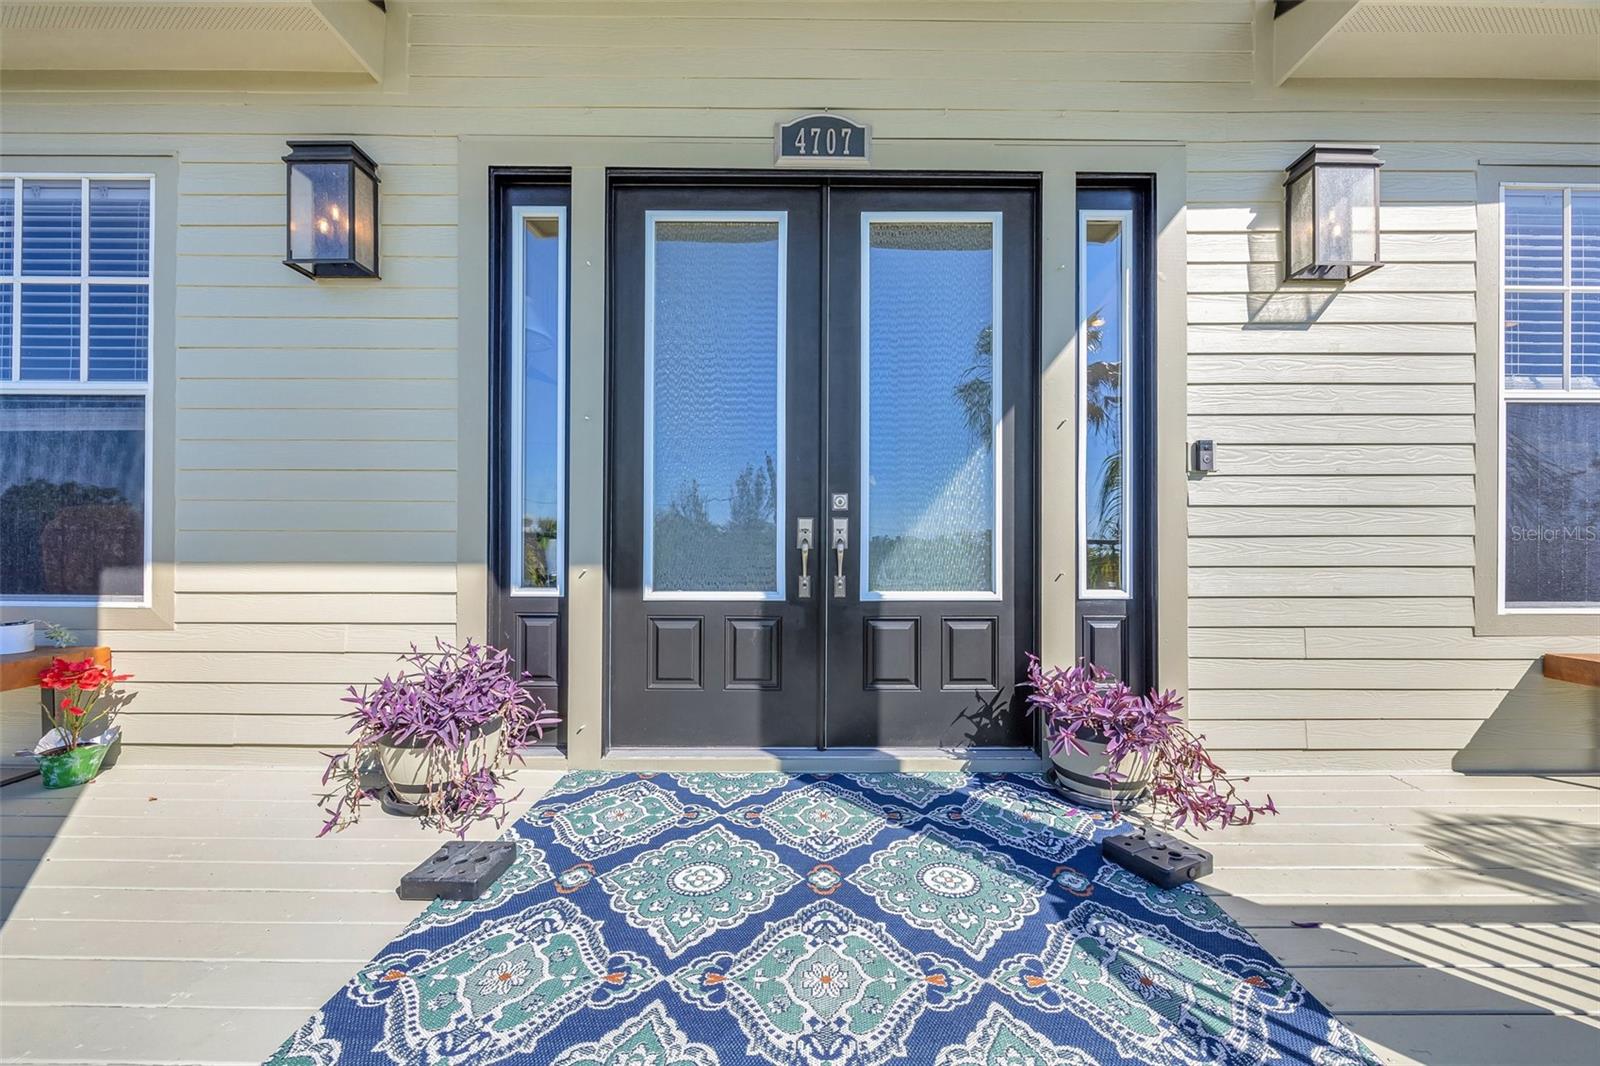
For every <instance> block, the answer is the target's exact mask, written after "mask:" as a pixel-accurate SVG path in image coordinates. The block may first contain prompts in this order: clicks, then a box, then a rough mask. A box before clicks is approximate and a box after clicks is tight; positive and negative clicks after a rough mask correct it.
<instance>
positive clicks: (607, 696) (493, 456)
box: [485, 167, 1159, 752]
mask: <svg viewBox="0 0 1600 1066" xmlns="http://www.w3.org/2000/svg"><path fill="white" fill-rule="evenodd" d="M570 173H571V172H570V170H569V169H568V168H565V167H491V168H490V169H489V174H488V177H489V208H490V210H489V216H490V234H489V237H490V239H489V250H490V256H489V262H488V263H487V264H486V266H487V275H488V277H487V281H488V304H489V326H490V328H489V330H488V336H489V346H488V353H487V354H488V362H489V371H490V375H489V381H490V389H489V402H488V410H487V411H486V412H485V414H486V416H487V419H488V425H489V452H488V456H487V461H488V472H489V478H488V482H489V491H490V499H489V501H488V513H489V522H488V544H487V550H488V556H487V558H488V563H489V565H488V575H489V585H490V588H489V590H488V593H489V595H488V604H487V606H488V617H487V619H486V622H487V631H488V633H489V639H490V641H491V642H492V643H496V644H498V645H499V646H502V647H508V648H511V649H512V650H513V652H514V653H515V654H516V655H517V657H518V658H519V661H520V660H521V658H523V651H524V649H522V648H521V646H520V645H521V635H520V634H519V633H517V632H516V631H515V627H514V626H513V625H511V624H509V622H510V621H511V618H512V615H511V614H510V613H508V606H510V597H508V596H507V595H506V590H507V587H508V582H507V576H508V575H507V574H506V566H507V560H508V558H509V556H508V553H507V548H508V545H507V543H506V537H505V521H504V519H505V517H506V507H507V499H506V493H505V489H506V485H505V476H506V472H507V470H508V460H509V448H510V442H511V438H510V434H509V433H508V432H507V429H508V428H509V424H508V412H507V410H506V404H507V403H508V402H509V396H510V391H509V389H507V388H506V387H505V386H506V384H507V382H506V374H507V372H508V370H509V364H508V354H509V348H508V345H507V340H508V338H507V330H508V327H509V320H508V316H506V315H505V313H504V312H505V309H506V295H507V293H506V287H507V286H508V285H509V271H507V270H506V269H505V266H506V264H507V262H508V260H507V255H508V253H509V248H508V244H507V241H506V232H507V219H508V217H509V208H510V205H511V203H512V199H511V196H512V195H514V193H513V190H516V189H530V188H531V189H533V190H536V191H539V192H546V193H550V194H557V193H558V194H559V195H560V196H561V197H562V198H563V200H564V201H566V202H568V203H570ZM791 179H792V180H793V181H794V182H795V183H797V184H798V183H806V184H809V183H811V182H813V181H817V180H826V181H829V182H832V183H837V184H841V185H842V184H847V183H848V184H859V185H866V186H869V187H874V188H892V187H895V186H901V187H904V186H911V187H916V186H919V185H922V186H925V185H927V184H929V183H932V184H937V185H940V186H943V187H949V188H956V187H960V186H962V185H978V186H983V185H994V184H996V183H999V184H1001V185H1006V184H1013V185H1024V186H1028V187H1032V188H1035V189H1037V188H1039V185H1040V179H1039V176H1038V175H1037V174H1034V173H1028V172H972V171H957V172H949V171H898V172H886V173H870V174H868V173H841V172H838V171H801V170H793V171H778V172H774V171H771V170H757V169H705V170H695V169H670V168H669V169H648V168H617V169H612V170H608V172H607V195H608V210H607V213H606V226H607V228H608V231H609V229H610V227H611V226H612V224H613V220H614V214H613V212H612V211H611V210H610V209H609V197H610V191H611V189H612V188H613V187H614V186H615V185H616V184H617V183H619V182H628V181H634V182H643V181H648V182H652V183H656V184H663V185H669V184H679V185H694V184H699V183H706V182H713V183H718V184H741V183H748V184H760V185H778V186H781V185H783V184H786V183H788V182H789V181H790V180H791ZM1116 187H1120V188H1123V189H1134V190H1136V194H1137V195H1138V196H1139V197H1140V198H1141V199H1142V203H1141V206H1140V208H1139V210H1138V211H1137V212H1136V221H1137V223H1138V231H1139V236H1140V237H1141V240H1140V241H1139V242H1138V243H1139V244H1140V245H1141V246H1142V250H1141V251H1140V252H1139V253H1138V254H1139V255H1140V258H1141V259H1142V263H1141V264H1140V265H1139V267H1138V269H1137V270H1136V271H1135V280H1136V285H1137V290H1136V297H1137V298H1141V299H1142V300H1143V304H1144V311H1143V313H1136V314H1135V316H1134V321H1135V323H1136V326H1137V328H1138V333H1139V335H1138V336H1137V337H1136V338H1135V347H1134V357H1135V358H1136V359H1137V360H1138V361H1139V365H1140V367H1141V368H1142V369H1143V371H1144V373H1143V375H1142V377H1143V380H1144V382H1145V385H1146V389H1145V395H1144V396H1143V398H1142V400H1143V403H1144V404H1145V410H1146V412H1147V417H1146V418H1144V419H1141V420H1139V422H1138V423H1136V425H1138V427H1139V432H1138V433H1137V434H1136V436H1135V437H1134V443H1135V446H1136V447H1138V448H1140V450H1141V452H1142V455H1143V457H1144V461H1143V462H1142V463H1140V464H1139V465H1140V467H1141V472H1142V473H1143V479H1142V480H1143V485H1142V487H1141V488H1140V490H1139V492H1138V498H1139V503H1140V505H1141V506H1142V513H1143V515H1144V517H1145V521H1143V522H1139V523H1138V528H1137V529H1135V530H1134V535H1135V539H1136V543H1137V547H1138V554H1139V556H1140V558H1141V559H1142V560H1143V562H1142V564H1141V565H1140V571H1141V572H1142V575H1143V577H1144V580H1145V587H1144V591H1143V594H1142V595H1140V596H1138V597H1136V605H1135V604H1130V607H1135V606H1136V611H1137V614H1138V615H1141V616H1142V617H1141V618H1138V619H1137V620H1135V628H1134V630H1133V631H1132V632H1130V634H1129V636H1130V638H1131V640H1130V644H1131V645H1142V652H1141V653H1140V654H1137V655H1136V656H1135V658H1134V660H1133V662H1132V663H1131V664H1130V666H1131V667H1132V669H1130V674H1131V675H1133V676H1130V681H1136V682H1137V681H1139V675H1141V674H1142V676H1143V678H1144V679H1145V680H1144V682H1143V683H1148V684H1158V683H1159V678H1158V677H1157V675H1156V672H1155V663H1156V659H1157V656H1156V649H1155V643H1156V642H1155V619H1156V611H1157V601H1158V598H1159V589H1158V588H1157V587H1156V584H1155V579H1156V566H1155V539H1156V537H1155V530H1156V529H1157V528H1158V525H1159V519H1158V515H1157V513H1156V508H1157V507H1158V500H1157V493H1156V491H1155V489H1156V486H1155V468H1156V466H1157V463H1156V461H1155V456H1154V446H1155V437H1156V432H1155V429H1156V427H1155V421H1156V416H1157V411H1156V393H1157V389H1156V388H1155V374H1156V366H1155V348H1156V336H1155V331H1156V324H1155V321H1154V318H1155V279H1154V252H1155V225H1154V214H1155V212H1154V203H1155V192H1156V189H1155V178H1154V176H1153V175H1141V174H1126V173H1119V174H1094V175H1091V174H1087V173H1086V174H1083V175H1080V180H1079V188H1080V189H1091V188H1094V189H1102V188H1116ZM1074 197H1075V199H1074V211H1073V218H1074V220H1075V219H1076V210H1077V200H1076V192H1075V193H1074ZM569 219H570V216H569ZM1040 221H1041V222H1042V218H1041V220H1040ZM569 224H570V223H569ZM1035 230H1036V231H1035V233H1034V239H1033V245H1034V247H1033V254H1034V258H1035V261H1036V264H1037V262H1038V261H1039V256H1040V243H1041V237H1042V234H1041V233H1040V232H1039V231H1038V226H1037V225H1036V227H1035ZM607 246H608V247H609V246H610V234H609V232H608V234H607ZM570 247H571V245H570V239H569V249H570ZM569 254H570V253H569ZM1036 278H1037V284H1039V285H1040V286H1045V285H1046V283H1047V282H1048V280H1049V279H1046V278H1044V277H1043V276H1042V270H1036ZM605 294H606V296H605V299H606V304H607V309H606V313H607V317H608V319H609V308H610V306H611V304H612V303H613V294H612V271H611V270H609V269H608V270H607V272H606V280H605ZM1060 296H1061V294H1059V293H1056V294H1052V293H1051V292H1050V290H1049V289H1048V288H1041V290H1040V291H1039V293H1038V299H1037V300H1036V306H1035V315H1034V317H1035V320H1036V323H1035V325H1036V329H1037V325H1038V323H1037V319H1038V318H1039V310H1040V305H1042V303H1043V301H1044V300H1045V299H1050V298H1053V297H1054V298H1059V297H1060ZM1071 298H1072V299H1073V301H1074V304H1075V303H1076V294H1075V293H1074V294H1073V295H1072V297H1071ZM1073 317H1074V320H1076V318H1077V312H1076V310H1075V311H1074V316H1073ZM1041 355H1042V353H1041V351H1039V350H1036V351H1034V352H1033V353H1032V357H1033V358H1032V369H1031V373H1032V375H1033V378H1034V381H1035V383H1037V380H1038V373H1039V366H1040V358H1041ZM568 358H569V359H570V351H569V353H568ZM613 363H614V353H613V351H612V343H611V338H610V337H609V335H608V336H607V340H606V352H605V368H604V374H605V378H606V383H605V384H606V394H607V397H608V398H607V418H608V419H610V418H615V411H614V410H613V409H612V407H611V399H610V397H611V394H612V389H611V382H612V380H613V374H614V370H613ZM1031 392H1032V395H1031V398H1030V402H1031V403H1032V405H1033V408H1034V412H1033V413H1034V417H1035V431H1034V433H1033V434H1032V437H1033V439H1032V440H1031V441H1030V442H1028V446H1029V447H1030V448H1031V449H1032V452H1033V454H1032V461H1033V463H1034V478H1035V484H1034V486H1033V488H1034V497H1035V501H1034V508H1033V514H1032V515H1030V516H1029V520H1030V521H1031V522H1032V523H1033V529H1034V535H1035V537H1036V538H1037V537H1039V536H1040V535H1041V534H1040V530H1039V509H1038V495H1039V493H1040V492H1041V491H1042V485H1040V483H1039V482H1038V472H1039V465H1038V464H1039V458H1040V456H1039V450H1040V446H1041V438H1042V431H1041V427H1040V426H1039V424H1038V411H1039V408H1038V405H1039V399H1040V397H1039V391H1038V389H1037V388H1035V389H1033V390H1031ZM562 402H563V403H568V404H570V398H569V397H563V398H562ZM569 435H570V434H569ZM605 437H606V450H607V451H608V452H609V450H610V440H609V438H610V433H609V432H608V433H607V434H605ZM1074 464H1076V458H1075V459H1074ZM604 469H605V470H606V471H607V476H608V477H609V476H610V470H611V457H610V455H609V454H607V455H606V456H605V459H604ZM562 506H563V508H564V509H565V507H566V501H565V500H564V501H562ZM614 529H615V523H614V516H613V515H612V513H611V499H610V494H609V493H607V494H606V501H605V521H604V529H603V535H604V538H605V544H604V546H603V550H604V553H605V558H607V559H609V558H610V553H611V550H612V545H611V541H612V538H613V536H614ZM1034 569H1035V572H1034V609H1033V614H1032V617H1030V618H1029V619H1028V620H1027V621H1028V624H1029V626H1030V628H1031V630H1032V633H1033V634H1034V635H1035V637H1036V635H1037V633H1038V627H1039V613H1040V601H1041V597H1042V594H1043V592H1044V589H1043V588H1042V580H1041V575H1040V573H1039V572H1038V569H1037V553H1036V559H1035V564H1034ZM610 601H611V589H610V587H609V574H608V575H607V588H606V595H605V596H604V597H603V604H604V607H603V625H604V629H605V633H604V639H603V646H602V662H601V673H602V700H601V703H602V705H601V717H602V723H603V729H602V738H601V739H602V752H605V751H607V750H609V749H610V747H611V736H610V732H611V720H612V715H611V710H612V699H613V687H612V685H611V680H610V677H611V674H610V666H611V662H612V646H611V634H612V619H611V610H610ZM557 602H558V607H557V611H558V615H559V617H558V619H557V633H558V649H557V655H556V660H555V662H556V674H555V676H553V677H549V678H546V679H545V680H546V682H547V683H548V685H549V687H550V689H551V690H552V691H550V692H549V693H548V694H547V698H548V699H550V701H551V702H552V703H554V704H556V705H558V706H559V705H560V702H561V700H562V689H563V687H564V678H565V675H566V670H567V664H566V654H567V647H568V644H567V640H566V601H565V597H562V598H560V599H559V600H558V601H557ZM1075 614H1076V617H1077V621H1078V626H1077V629H1078V632H1077V633H1076V634H1075V638H1076V639H1075V644H1076V646H1077V650H1078V653H1079V654H1086V653H1087V652H1088V650H1089V649H1088V645H1087V644H1086V642H1085V634H1084V632H1083V622H1084V619H1083V615H1082V613H1081V611H1075ZM1130 650H1131V648H1130ZM1141 663H1142V664H1143V670H1140V669H1138V668H1137V667H1138V666H1139V665H1140V664H1141ZM555 740H556V742H557V743H558V744H559V745H561V746H563V747H564V744H565V727H564V726H563V727H562V729H561V730H560V732H559V733H558V735H557V736H556V737H555Z"/></svg>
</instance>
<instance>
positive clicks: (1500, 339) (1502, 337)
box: [1495, 181, 1600, 615]
mask: <svg viewBox="0 0 1600 1066" xmlns="http://www.w3.org/2000/svg"><path fill="white" fill-rule="evenodd" d="M1519 189H1560V190H1562V198H1561V249H1562V259H1561V284H1560V285H1528V284H1517V285H1513V284H1511V283H1510V282H1509V281H1507V280H1506V221H1507V218H1506V192H1507V191H1508V190H1512V191H1514V190H1519ZM1576 191H1581V192H1596V191H1600V183H1587V182H1580V181H1502V182H1501V183H1500V195H1499V200H1500V233H1499V234H1498V239H1499V242H1500V244H1499V247H1500V291H1499V293H1497V294H1496V296H1495V299H1496V301H1497V306H1498V308H1499V313H1498V315H1497V316H1496V318H1495V328H1496V332H1497V337H1496V341H1495V346H1496V350H1497V351H1498V352H1499V359H1498V361H1497V364H1496V373H1495V381H1496V383H1497V384H1496V388H1497V390H1498V398H1497V400H1496V402H1497V403H1498V404H1499V419H1500V434H1499V439H1498V440H1497V441H1496V442H1495V445H1496V449H1495V466H1496V476H1497V479H1498V483H1497V486H1496V495H1497V499H1498V501H1499V507H1498V510H1497V512H1496V522H1495V529H1496V536H1495V540H1496V548H1497V551H1498V552H1499V566H1498V568H1497V570H1498V574H1497V585H1498V588H1497V590H1496V597H1497V598H1496V610H1497V611H1498V613H1500V614H1502V615H1517V614H1526V615H1564V614H1566V615H1600V604H1596V605H1594V606H1585V605H1583V604H1577V603H1572V604H1552V605H1540V606H1532V605H1517V606H1511V605H1508V604H1507V603H1506V516H1507V511H1506V445H1507V441H1506V423H1507V421H1508V419H1507V418H1506V410H1507V408H1508V407H1509V406H1510V405H1511V404H1513V403H1540V402H1542V403H1600V389H1575V388H1573V387H1572V295H1573V293H1575V292H1581V293H1600V285H1575V284H1573V280H1572V258H1573V257H1572V194H1573V193H1574V192H1576ZM1510 292H1545V293H1561V294H1562V300H1561V386H1562V387H1561V388H1559V389H1554V388H1543V389H1511V388H1507V387H1506V329H1505V306H1506V294H1507V293H1510Z"/></svg>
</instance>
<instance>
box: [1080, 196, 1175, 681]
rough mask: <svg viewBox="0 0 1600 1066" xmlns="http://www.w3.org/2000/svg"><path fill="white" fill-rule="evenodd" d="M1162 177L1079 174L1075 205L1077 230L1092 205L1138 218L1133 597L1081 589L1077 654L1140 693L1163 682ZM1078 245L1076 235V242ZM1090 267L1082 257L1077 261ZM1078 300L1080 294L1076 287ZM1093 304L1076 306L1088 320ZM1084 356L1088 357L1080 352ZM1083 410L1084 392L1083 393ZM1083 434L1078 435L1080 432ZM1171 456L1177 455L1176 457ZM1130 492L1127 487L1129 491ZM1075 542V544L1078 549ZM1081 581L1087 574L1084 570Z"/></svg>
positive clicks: (1131, 447) (1132, 397)
mask: <svg viewBox="0 0 1600 1066" xmlns="http://www.w3.org/2000/svg"><path fill="white" fill-rule="evenodd" d="M1155 193H1156V188H1155V178H1154V177H1153V176H1149V175H1126V174H1109V175H1100V174H1080V175H1079V176H1078V187H1077V191H1076V196H1075V199H1074V204H1073V227H1074V232H1077V230H1078V228H1079V216H1080V215H1081V213H1082V212H1084V211H1087V210H1097V209H1111V210H1126V211H1128V212H1129V213H1130V214H1131V216H1132V219H1133V240H1132V241H1131V242H1130V244H1129V251H1130V255H1131V270H1130V271H1129V278H1130V281H1131V290H1132V291H1131V292H1130V293H1129V314H1128V318H1129V323H1128V325H1129V338H1128V339H1129V345H1128V357H1129V359H1130V361H1131V362H1132V365H1133V374H1132V379H1133V385H1132V388H1131V389H1129V390H1128V395H1127V397H1126V400H1125V402H1126V403H1127V404H1128V413H1129V416H1130V418H1129V425H1130V426H1131V427H1132V432H1130V434H1129V439H1128V441H1127V442H1126V444H1125V447H1126V448H1127V449H1128V452H1129V455H1130V458H1131V460H1132V461H1131V462H1130V463H1128V464H1127V472H1126V476H1125V477H1124V485H1125V486H1126V485H1132V486H1133V490H1134V491H1133V493H1132V494H1131V500H1132V507H1131V511H1130V515H1129V518H1130V522H1129V525H1130V528H1129V530H1128V545H1129V548H1130V549H1131V554H1132V556H1133V565H1132V566H1131V567H1129V568H1128V570H1127V576H1128V579H1129V589H1128V593H1129V594H1128V597H1127V598H1126V599H1086V598H1083V597H1080V596H1077V595H1076V591H1077V590H1074V599H1075V601H1076V602H1075V606H1074V609H1073V617H1074V621H1075V623H1076V633H1075V634H1074V635H1075V637H1076V646H1077V652H1078V655H1079V656H1081V657H1082V658H1085V659H1087V660H1089V661H1090V662H1091V663H1093V664H1094V665H1096V666H1099V667H1100V668H1101V669H1104V670H1107V671H1109V672H1110V673H1111V674H1113V675H1114V676H1116V677H1118V678H1121V679H1122V680H1124V681H1126V682H1127V684H1128V686H1129V687H1130V688H1132V689H1133V690H1134V691H1135V692H1145V691H1147V690H1148V689H1150V688H1152V687H1155V686H1156V685H1158V684H1159V678H1158V677H1157V675H1156V599H1157V596H1158V594H1159V590H1158V589H1157V587H1156V582H1157V570H1156V566H1155V558H1156V530H1157V529H1158V528H1159V527H1160V516H1159V514H1158V513H1157V507H1158V506H1159V501H1158V500H1157V493H1156V491H1155V488H1156V466H1157V464H1156V455H1155V442H1156V415H1157V411H1156V394H1157V389H1156V381H1155V366H1156V363H1155V351H1156V344H1155V244H1156V238H1155ZM1076 244H1077V240H1076V238H1075V239H1074V245H1076ZM1078 270H1079V271H1080V272H1081V271H1082V270H1083V263H1082V262H1079V263H1078ZM1073 302H1074V304H1075V305H1076V303H1077V293H1074V294H1073ZM1086 313H1087V308H1083V307H1079V308H1077V311H1076V314H1075V319H1076V320H1077V321H1078V322H1080V323H1081V322H1082V320H1083V316H1084V315H1085V314H1086ZM1078 358H1079V359H1080V360H1083V359H1085V358H1087V353H1086V352H1080V353H1079V354H1078ZM1079 405H1080V410H1081V405H1082V397H1079ZM1075 439H1076V438H1075ZM1167 461H1169V462H1170V461H1172V459H1171V457H1169V458H1168V460H1167ZM1073 467H1074V470H1075V472H1076V476H1077V477H1084V476H1086V471H1085V470H1084V466H1083V457H1082V456H1081V455H1078V454H1076V447H1075V448H1074V456H1073ZM1124 491H1126V489H1125V490H1124ZM1076 547H1077V546H1076V545H1075V546H1074V549H1075V550H1076ZM1079 580H1080V582H1081V581H1082V575H1079Z"/></svg>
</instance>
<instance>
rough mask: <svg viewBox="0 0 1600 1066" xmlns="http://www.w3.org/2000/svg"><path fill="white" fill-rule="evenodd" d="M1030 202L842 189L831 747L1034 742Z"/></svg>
mask: <svg viewBox="0 0 1600 1066" xmlns="http://www.w3.org/2000/svg"><path fill="white" fill-rule="evenodd" d="M1034 216H1035V202H1034V194H1033V192H1032V190H1029V189H964V190H933V189H897V190H887V189H876V188H860V187H857V188H835V189H834V190H833V192H832V195H831V197H830V201H829V248H830V250H831V254H830V262H829V267H830V273H829V290H828V291H829V313H830V317H829V323H828V480H829V491H830V502H833V503H837V502H840V501H838V500H836V499H833V498H832V494H839V493H848V494H850V498H849V501H848V502H852V503H856V504H857V508H856V510H855V511H854V512H853V513H852V512H850V511H848V510H845V511H839V510H835V511H834V512H833V514H832V516H831V519H837V518H839V517H848V518H849V519H850V520H851V525H850V537H849V543H848V546H847V548H846V551H847V554H848V555H849V556H850V560H849V563H850V565H847V566H846V571H847V572H848V573H849V576H850V580H849V581H848V582H847V585H846V588H845V590H844V595H843V596H842V597H837V596H834V595H832V594H831V593H832V592H833V590H832V589H831V588H830V590H829V591H830V595H829V597H828V604H829V612H828V629H827V641H826V649H825V660H826V663H827V673H826V685H827V700H826V708H825V723H824V737H825V746H828V747H915V748H925V747H967V746H995V745H998V746H1027V745H1029V744H1031V742H1032V735H1033V731H1032V727H1031V724H1030V723H1029V722H1028V721H1027V719H1026V718H1025V717H1024V716H1023V715H1022V714H1021V713H1020V705H1019V702H1018V701H1017V699H1016V693H1015V688H1014V685H1013V679H1014V678H1016V677H1017V676H1018V675H1019V674H1020V672H1021V670H1022V667H1023V662H1022V657H1023V655H1024V654H1025V652H1026V650H1027V647H1028V645H1029V644H1030V643H1031V639H1032V638H1031V633H1032V630H1033V621H1032V620H1033V570H1034V565H1033V527H1034V519H1033V513H1034V506H1033V494H1032V489H1031V486H1032V482H1033V474H1032V470H1033V450H1032V441H1033V418H1034V414H1033V392H1032V388H1031V383H1032V380H1033V375H1034V371H1033V366H1032V362H1033V360H1032V352H1033V350H1034V348H1035V323H1034V298H1033V292H1034V281H1033V278H1034V255H1033V240H1034V236H1033V235H1034Z"/></svg>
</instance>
